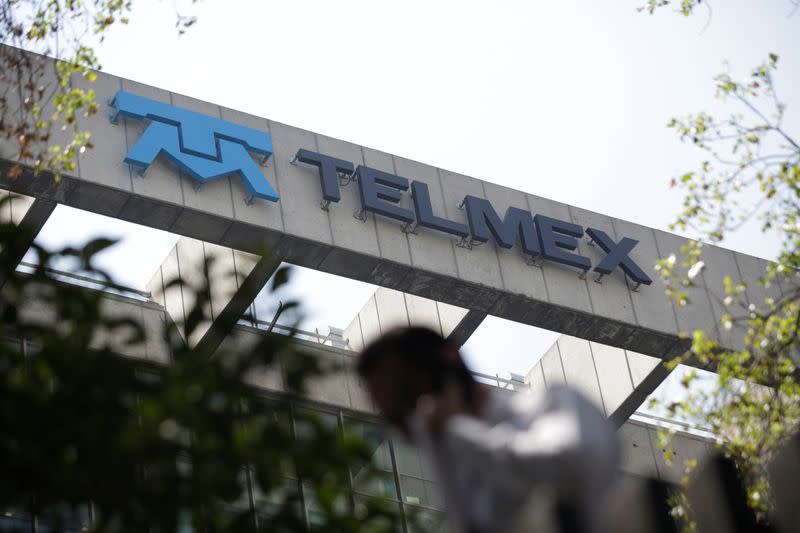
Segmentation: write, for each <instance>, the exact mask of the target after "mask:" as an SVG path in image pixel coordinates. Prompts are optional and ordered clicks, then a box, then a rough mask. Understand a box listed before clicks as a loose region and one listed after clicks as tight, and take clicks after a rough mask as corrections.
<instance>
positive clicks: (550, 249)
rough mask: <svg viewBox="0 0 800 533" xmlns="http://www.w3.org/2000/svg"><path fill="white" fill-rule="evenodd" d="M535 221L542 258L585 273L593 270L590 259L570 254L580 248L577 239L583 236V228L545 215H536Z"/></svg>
mask: <svg viewBox="0 0 800 533" xmlns="http://www.w3.org/2000/svg"><path fill="white" fill-rule="evenodd" d="M534 220H535V221H536V231H537V233H538V234H539V244H540V245H541V247H542V256H543V257H544V258H545V259H549V260H550V261H555V262H556V263H561V264H562V265H569V266H573V267H577V268H580V269H581V270H583V271H586V270H589V269H590V268H592V262H591V261H590V260H589V258H588V257H583V256H582V255H578V254H572V253H569V252H572V251H574V250H575V249H576V248H577V247H578V241H577V240H576V238H579V237H581V235H583V228H582V227H580V226H578V225H577V224H573V223H571V222H564V221H563V220H558V219H555V218H550V217H546V216H543V215H536V216H535V217H534ZM565 250H567V251H565Z"/></svg>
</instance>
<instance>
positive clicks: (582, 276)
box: [578, 270, 589, 279]
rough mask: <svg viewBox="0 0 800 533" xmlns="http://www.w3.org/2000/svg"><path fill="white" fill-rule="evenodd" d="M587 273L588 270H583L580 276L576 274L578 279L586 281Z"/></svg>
mask: <svg viewBox="0 0 800 533" xmlns="http://www.w3.org/2000/svg"><path fill="white" fill-rule="evenodd" d="M587 272H589V271H588V270H584V271H583V272H581V273H580V274H578V278H579V279H586V273H587Z"/></svg>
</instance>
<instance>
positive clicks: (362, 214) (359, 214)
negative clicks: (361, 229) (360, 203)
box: [353, 207, 367, 222]
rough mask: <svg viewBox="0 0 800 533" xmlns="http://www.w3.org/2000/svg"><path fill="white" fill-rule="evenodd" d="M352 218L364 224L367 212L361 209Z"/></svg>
mask: <svg viewBox="0 0 800 533" xmlns="http://www.w3.org/2000/svg"><path fill="white" fill-rule="evenodd" d="M353 218H355V219H356V220H360V221H361V222H366V221H367V210H366V209H364V208H363V207H362V208H361V209H359V210H358V211H356V212H354V213H353Z"/></svg>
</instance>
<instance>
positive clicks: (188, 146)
mask: <svg viewBox="0 0 800 533" xmlns="http://www.w3.org/2000/svg"><path fill="white" fill-rule="evenodd" d="M112 105H113V106H114V108H115V109H116V113H115V114H114V116H112V117H111V122H112V123H114V124H116V122H117V119H118V118H119V116H120V115H122V116H124V117H128V118H132V119H135V120H145V119H148V120H150V124H149V125H148V126H147V129H146V130H145V131H144V133H143V134H142V136H141V137H140V138H139V140H138V141H137V142H136V144H135V145H134V146H133V148H131V149H130V151H128V155H127V156H126V157H125V162H126V163H128V164H129V165H132V166H137V167H140V168H141V169H142V170H146V169H147V168H148V167H149V166H150V165H151V164H152V163H153V161H154V160H155V158H156V157H157V156H158V155H159V154H160V153H162V152H163V153H164V154H165V155H166V156H168V157H169V158H170V159H171V160H172V161H173V162H174V163H175V164H177V165H178V166H179V167H180V168H182V169H183V170H185V171H187V172H188V173H189V174H191V175H192V177H194V179H196V180H198V181H200V182H205V181H208V180H212V179H215V178H219V177H222V176H226V175H228V174H238V175H239V176H240V177H241V178H242V180H243V181H244V183H245V185H246V186H247V188H248V190H249V191H250V194H251V195H252V196H254V197H257V198H263V199H265V200H270V201H272V202H276V201H277V200H278V194H277V193H276V192H275V190H274V189H273V188H272V186H271V185H270V184H269V182H267V180H266V178H264V175H263V174H262V173H261V171H260V170H259V168H258V165H256V164H255V163H254V162H253V158H252V157H250V154H248V151H250V152H253V153H256V154H258V155H260V156H261V158H262V161H266V160H267V158H269V156H270V155H272V139H271V138H270V136H269V135H268V134H266V133H264V132H263V131H259V130H256V129H253V128H247V127H245V126H240V125H238V124H233V123H231V122H227V121H224V120H221V119H218V118H215V117H210V116H208V115H203V114H202V113H195V112H194V111H188V110H186V109H181V108H179V107H175V106H171V105H169V104H165V103H163V102H159V101H157V100H151V99H149V98H144V97H142V96H137V95H135V94H131V93H126V92H124V91H119V92H118V93H117V94H116V96H115V97H114V101H113V102H112Z"/></svg>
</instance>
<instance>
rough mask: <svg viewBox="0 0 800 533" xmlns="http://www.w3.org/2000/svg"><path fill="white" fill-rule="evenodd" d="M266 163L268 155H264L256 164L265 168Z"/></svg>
mask: <svg viewBox="0 0 800 533" xmlns="http://www.w3.org/2000/svg"><path fill="white" fill-rule="evenodd" d="M267 163H269V156H268V155H265V156H264V157H262V158H261V159H260V160H259V161H258V164H259V166H262V167H265V166H267Z"/></svg>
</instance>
